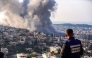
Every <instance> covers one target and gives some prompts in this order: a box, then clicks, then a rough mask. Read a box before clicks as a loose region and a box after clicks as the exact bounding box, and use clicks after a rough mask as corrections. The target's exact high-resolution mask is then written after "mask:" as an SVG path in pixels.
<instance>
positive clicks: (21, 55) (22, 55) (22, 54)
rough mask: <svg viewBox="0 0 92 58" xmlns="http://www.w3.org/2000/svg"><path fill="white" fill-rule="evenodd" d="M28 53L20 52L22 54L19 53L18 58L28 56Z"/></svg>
mask: <svg viewBox="0 0 92 58" xmlns="http://www.w3.org/2000/svg"><path fill="white" fill-rule="evenodd" d="M27 56H28V55H27V54H24V53H20V54H17V58H27Z"/></svg>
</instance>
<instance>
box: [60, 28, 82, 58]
mask: <svg viewBox="0 0 92 58" xmlns="http://www.w3.org/2000/svg"><path fill="white" fill-rule="evenodd" d="M66 38H67V39H68V40H67V41H66V42H65V43H64V44H63V46H62V49H61V58H80V57H81V56H82V55H83V48H82V44H81V41H80V40H78V39H75V38H74V33H73V30H72V29H67V30H66Z"/></svg>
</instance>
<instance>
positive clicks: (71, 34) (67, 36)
mask: <svg viewBox="0 0 92 58" xmlns="http://www.w3.org/2000/svg"><path fill="white" fill-rule="evenodd" d="M73 36H74V33H73V30H72V29H67V30H66V38H68V39H69V38H70V37H73Z"/></svg>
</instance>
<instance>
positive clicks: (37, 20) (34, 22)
mask: <svg viewBox="0 0 92 58" xmlns="http://www.w3.org/2000/svg"><path fill="white" fill-rule="evenodd" d="M55 6H56V2H55V0H24V1H23V3H19V2H18V0H0V14H1V15H3V17H2V16H1V17H0V24H2V25H8V26H12V27H16V28H25V29H29V30H30V31H31V32H32V31H39V32H45V33H55V32H56V31H55V29H54V28H53V25H52V22H51V20H50V16H51V12H53V11H54V10H55Z"/></svg>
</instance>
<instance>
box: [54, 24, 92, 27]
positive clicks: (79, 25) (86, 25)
mask: <svg viewBox="0 0 92 58" xmlns="http://www.w3.org/2000/svg"><path fill="white" fill-rule="evenodd" d="M54 25H62V26H76V27H77V26H78V27H92V25H88V24H71V23H65V24H54Z"/></svg>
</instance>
